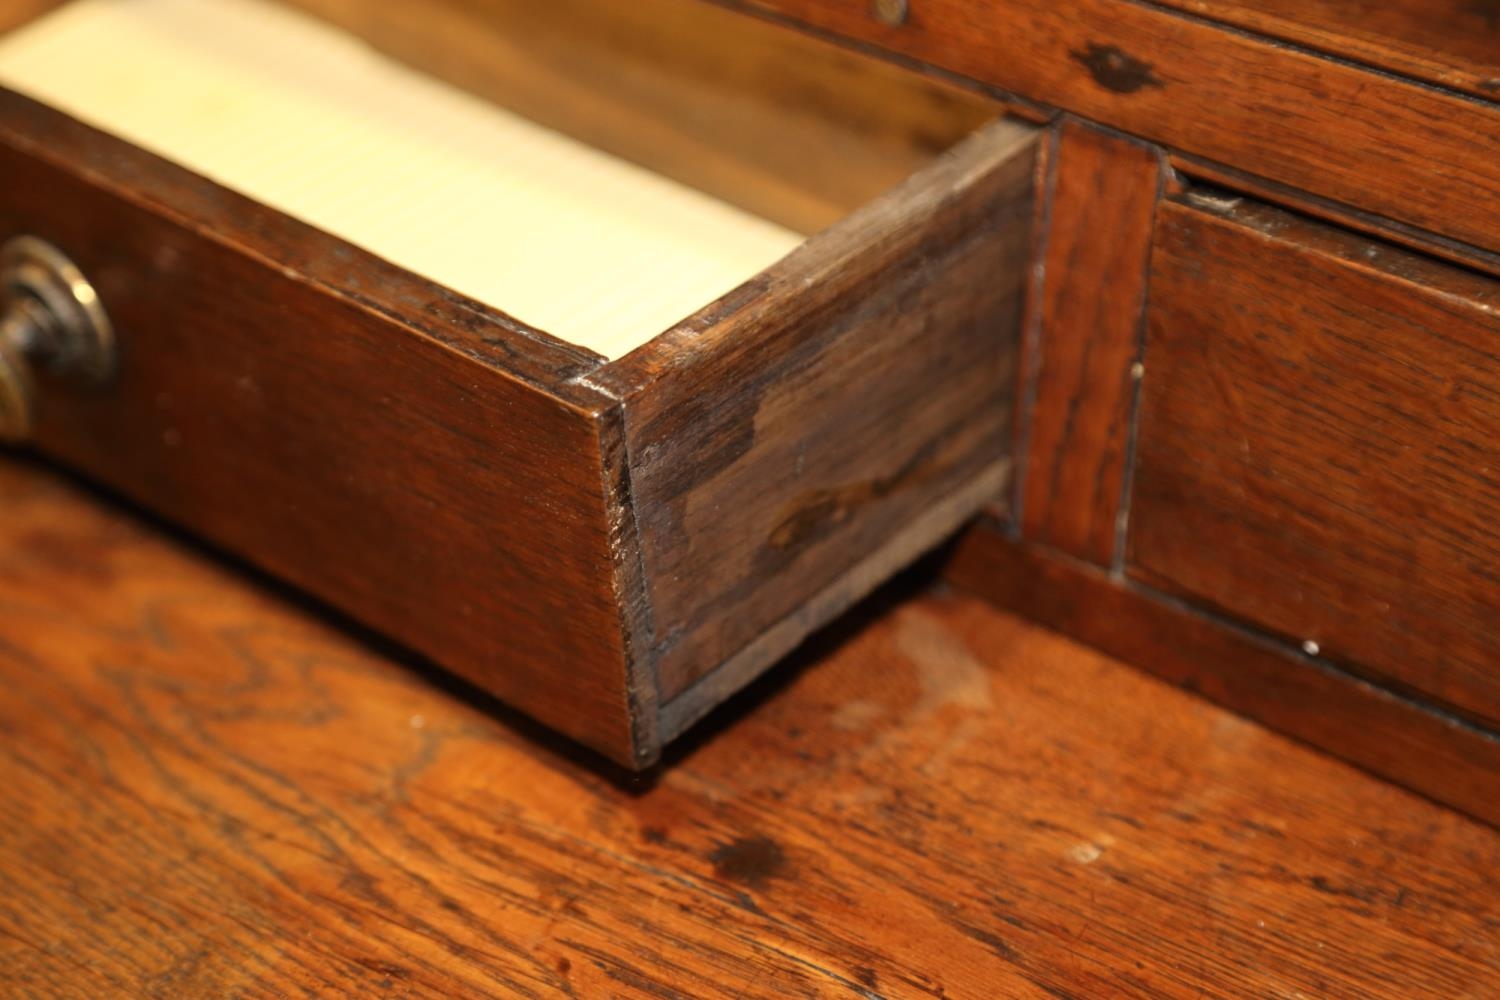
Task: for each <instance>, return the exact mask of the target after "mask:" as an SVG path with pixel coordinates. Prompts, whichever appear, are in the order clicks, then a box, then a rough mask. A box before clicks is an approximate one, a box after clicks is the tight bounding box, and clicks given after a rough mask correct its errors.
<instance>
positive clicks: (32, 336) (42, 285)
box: [0, 236, 115, 443]
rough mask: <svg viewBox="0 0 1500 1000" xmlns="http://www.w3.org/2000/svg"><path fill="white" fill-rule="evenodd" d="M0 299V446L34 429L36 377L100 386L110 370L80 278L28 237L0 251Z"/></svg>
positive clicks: (104, 328) (97, 312) (111, 355)
mask: <svg viewBox="0 0 1500 1000" xmlns="http://www.w3.org/2000/svg"><path fill="white" fill-rule="evenodd" d="M0 297H3V309H4V312H3V314H0V441H6V442H10V443H18V442H22V441H26V440H28V439H29V438H30V437H31V434H32V429H33V428H34V426H35V424H36V408H37V387H36V379H35V373H36V371H37V370H38V369H42V370H45V371H47V372H49V373H51V374H54V375H57V376H59V377H63V378H67V379H69V380H72V381H75V382H79V383H85V384H87V383H99V382H103V381H104V380H105V379H107V378H109V376H110V375H111V374H112V373H113V371H114V365H115V339H114V329H113V327H111V326H110V322H109V317H108V316H107V315H105V312H104V306H103V304H101V303H100V301H99V296H98V294H97V293H96V292H95V291H94V286H93V285H91V284H89V282H88V279H86V278H85V277H84V276H83V272H82V271H80V270H79V269H78V268H77V267H76V266H75V265H74V264H73V262H72V261H71V260H69V259H68V258H67V256H66V255H65V254H64V253H63V252H62V251H61V250H58V249H57V248H56V247H54V246H53V245H52V244H50V243H48V242H46V241H45V240H40V239H37V238H36V237H34V236H18V237H16V238H15V239H12V240H10V241H9V242H8V243H6V244H5V245H4V247H0Z"/></svg>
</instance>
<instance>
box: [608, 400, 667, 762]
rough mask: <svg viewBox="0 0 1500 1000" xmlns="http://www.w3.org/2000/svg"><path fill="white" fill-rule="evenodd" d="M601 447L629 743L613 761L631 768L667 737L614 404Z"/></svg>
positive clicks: (651, 758) (621, 420)
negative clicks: (664, 735) (628, 724)
mask: <svg viewBox="0 0 1500 1000" xmlns="http://www.w3.org/2000/svg"><path fill="white" fill-rule="evenodd" d="M598 426H599V450H600V455H601V457H602V459H603V462H602V468H601V470H600V471H601V473H602V478H603V482H602V487H603V490H604V503H605V515H606V518H607V520H608V524H609V551H610V559H611V563H612V566H611V581H612V586H613V590H614V594H615V604H616V606H617V608H618V609H619V617H620V639H621V648H622V652H623V654H624V676H623V677H622V678H621V681H622V683H623V685H624V693H625V705H626V710H627V713H628V716H629V723H630V745H629V746H628V747H625V748H623V750H622V752H621V753H620V754H617V755H613V759H614V760H615V762H616V763H618V764H622V765H624V766H626V767H630V768H635V769H644V768H647V767H650V766H651V765H653V764H655V763H656V762H657V760H658V759H659V758H660V757H661V750H662V746H663V744H664V742H665V740H664V739H663V738H662V732H661V725H660V719H661V707H660V704H659V697H658V696H659V694H660V690H661V689H660V685H659V684H658V682H657V677H656V661H655V657H654V654H653V652H652V651H653V648H654V645H655V643H654V639H653V635H654V630H653V623H652V620H651V594H650V591H649V590H648V589H647V587H646V567H645V561H644V559H643V558H642V553H641V540H640V527H639V524H638V522H637V519H636V511H635V501H634V497H633V495H632V491H631V482H630V451H629V447H630V446H629V442H628V441H627V440H626V436H625V415H624V409H623V407H620V406H619V405H615V406H613V407H611V408H610V409H609V410H607V411H606V412H605V413H603V414H602V415H601V417H600V419H599V424H598Z"/></svg>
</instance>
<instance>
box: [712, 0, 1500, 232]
mask: <svg viewBox="0 0 1500 1000" xmlns="http://www.w3.org/2000/svg"><path fill="white" fill-rule="evenodd" d="M742 2H743V5H744V6H746V7H748V8H752V9H755V10H760V11H764V12H771V13H775V14H778V15H783V16H786V17H790V18H792V19H794V20H795V21H797V22H798V23H803V24H808V25H812V26H815V27H818V28H822V29H826V30H829V31H832V32H834V33H837V34H839V35H843V36H846V37H848V38H850V39H853V40H857V41H859V42H861V43H868V44H871V45H874V46H877V47H879V48H881V49H886V50H889V51H892V52H896V53H899V54H901V55H904V56H908V57H911V58H914V59H918V60H921V61H923V62H926V63H930V64H932V65H934V66H938V67H940V68H942V69H946V70H950V71H953V72H956V73H959V74H962V75H964V76H967V77H971V78H973V79H976V80H979V81H982V82H985V83H989V84H993V85H994V86H997V87H1001V88H1003V89H1004V90H1006V91H1009V92H1011V93H1013V94H1015V95H1017V96H1018V97H1021V98H1026V99H1030V100H1033V101H1039V102H1042V103H1043V104H1046V105H1051V106H1053V107H1057V108H1060V109H1062V110H1065V111H1069V112H1072V113H1074V114H1077V115H1080V116H1083V117H1086V118H1089V119H1092V120H1095V121H1098V122H1100V123H1102V124H1105V125H1110V126H1113V127H1115V128H1119V129H1123V130H1124V131H1126V132H1130V133H1132V134H1134V135H1137V136H1139V137H1140V138H1143V139H1147V140H1150V141H1153V142H1159V143H1162V144H1164V145H1166V146H1168V147H1171V148H1172V149H1173V150H1178V151H1182V152H1185V153H1189V154H1194V155H1197V156H1201V157H1206V158H1207V159H1209V160H1213V161H1217V162H1219V163H1223V164H1228V165H1230V166H1233V167H1235V168H1237V169H1240V170H1244V171H1246V172H1248V173H1251V174H1256V175H1260V176H1263V177H1266V178H1269V179H1271V180H1273V181H1277V182H1280V183H1283V184H1288V185H1292V186H1293V187H1296V188H1300V189H1304V190H1306V191H1309V192H1312V193H1314V194H1316V195H1319V196H1321V197H1324V198H1328V199H1331V200H1333V201H1336V202H1343V203H1346V204H1349V205H1353V206H1356V207H1358V208H1361V209H1364V210H1366V211H1369V212H1373V213H1376V214H1379V215H1384V216H1387V217H1389V218H1392V219H1395V220H1397V221H1400V222H1403V223H1407V224H1410V225H1414V226H1417V227H1421V228H1424V229H1428V230H1432V231H1434V232H1437V233H1439V234H1441V235H1442V236H1445V237H1450V238H1454V239H1458V240H1462V241H1465V242H1468V243H1472V244H1475V245H1477V246H1480V247H1484V248H1488V249H1490V250H1500V198H1496V197H1494V194H1495V192H1497V191H1500V155H1497V153H1500V104H1496V103H1494V102H1492V101H1481V100H1475V99H1473V98H1471V97H1469V96H1468V95H1462V94H1456V93H1451V92H1444V91H1440V90H1438V89H1436V88H1434V87H1431V86H1428V85H1426V84H1420V83H1416V82H1413V81H1409V80H1403V79H1401V78H1399V77H1395V76H1391V75H1390V74H1387V73H1383V72H1377V71H1374V70H1370V69H1366V68H1363V67H1360V66H1356V65H1352V64H1350V63H1348V62H1345V61H1340V60H1334V59H1329V58H1327V57H1324V56H1321V55H1317V54H1314V53H1311V52H1306V51H1302V50H1298V49H1295V48H1292V47H1289V46H1287V45H1286V44H1284V43H1282V42H1279V41H1276V40H1273V39H1267V38H1261V37H1256V36H1254V35H1250V34H1246V33H1244V32H1240V31H1232V30H1226V29H1225V28H1223V27H1222V26H1219V25H1215V24H1212V23H1209V22H1205V21H1203V20H1201V19H1199V18H1196V17H1188V16H1185V15H1183V14H1181V13H1180V12H1177V11H1172V10H1166V9H1163V8H1161V7H1157V6H1153V5H1150V4H1144V3H1137V2H1134V0H1068V2H1064V3H1058V2H1054V0H922V2H913V3H911V4H910V16H909V17H908V18H906V20H905V21H904V22H902V23H900V24H896V25H891V24H887V23H885V22H883V21H881V20H880V19H878V18H877V17H875V16H874V14H873V12H872V11H873V7H872V5H871V3H870V2H869V0H742ZM1408 6H1410V5H1409V4H1408Z"/></svg>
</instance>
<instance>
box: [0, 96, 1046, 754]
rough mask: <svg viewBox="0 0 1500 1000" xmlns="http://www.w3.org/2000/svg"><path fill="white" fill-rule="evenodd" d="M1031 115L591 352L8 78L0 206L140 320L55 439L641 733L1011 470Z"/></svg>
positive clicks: (540, 713)
mask: <svg viewBox="0 0 1500 1000" xmlns="http://www.w3.org/2000/svg"><path fill="white" fill-rule="evenodd" d="M1037 139H1038V133H1037V131H1036V130H1035V129H1033V128H1031V127H1029V126H1023V125H1019V124H1016V123H1014V122H1007V121H1000V122H995V123H993V124H991V125H989V126H987V127H986V128H984V129H981V130H980V131H979V132H978V133H976V134H975V135H973V136H971V137H970V138H968V139H966V140H965V141H964V142H961V143H959V144H958V145H957V146H955V147H954V148H952V149H950V150H949V151H948V152H947V153H945V154H943V155H941V156H939V157H937V158H936V159H935V160H934V161H933V162H931V163H930V164H928V165H927V166H926V167H924V168H923V169H922V170H920V171H918V172H917V173H915V174H913V175H912V176H911V177H909V178H908V179H907V180H906V181H905V182H903V183H901V184H898V185H897V186H896V187H894V188H893V189H891V190H889V191H887V192H886V193H884V194H883V195H881V196H880V197H878V198H876V199H875V200H873V201H872V202H870V203H868V204H866V205H864V206H862V207H860V208H857V209H856V210H854V211H853V212H852V214H850V215H849V216H848V217H847V218H846V219H844V220H842V221H841V222H839V223H837V224H835V225H833V226H831V227H829V228H827V229H826V230H824V231H822V232H820V233H818V234H816V235H815V236H813V237H811V238H810V239H808V240H807V241H806V242H805V243H804V244H803V245H802V246H801V247H800V248H799V249H798V250H796V251H795V252H793V253H792V254H790V255H789V256H787V257H785V258H784V259H783V260H782V261H780V262H779V263H777V264H776V265H774V266H772V267H771V268H770V269H768V270H766V271H764V272H762V273H761V274H760V275H758V276H756V277H755V278H753V279H752V280H751V281H749V282H746V283H745V284H743V285H741V286H740V287H739V288H737V289H735V290H734V291H732V292H731V293H729V294H728V295H726V296H724V297H723V298H721V299H720V300H718V301H716V302H713V303H709V304H707V305H706V306H705V308H704V309H703V310H701V311H700V312H699V313H697V314H695V315H694V316H691V317H689V318H688V319H686V320H684V321H683V322H682V323H681V324H679V325H678V326H676V327H674V328H673V329H671V330H669V331H667V332H666V333H664V334H662V335H660V336H658V337H656V338H655V339H653V340H652V341H650V342H649V343H647V344H646V345H645V346H643V347H641V348H639V349H637V350H635V351H633V352H631V353H630V354H628V355H626V356H625V357H624V358H621V359H619V360H617V361H615V362H611V363H606V362H605V361H604V359H602V358H600V357H598V356H596V355H592V354H589V353H588V352H585V351H582V350H580V349H576V348H570V347H568V346H567V345H564V344H562V343H561V342H559V341H556V340H554V339H552V338H550V337H547V336H546V335H545V334H541V333H538V332H537V331H534V330H531V329H529V328H527V327H524V326H523V325H521V324H519V323H517V322H516V321H514V320H512V319H510V318H509V317H507V316H505V315H504V314H503V313H500V312H498V311H496V310H493V309H489V308H487V307H485V306H481V305H479V304H477V303H474V302H471V301H468V300H465V299H463V298H461V297H459V296H457V295H455V294H453V293H451V292H448V291H445V290H444V289H442V288H441V287H439V286H438V285H436V284H435V283H433V282H431V281H428V280H426V279H424V278H421V277H419V276H417V275H414V274H411V273H409V272H406V271H403V270H401V269H399V268H396V267H394V266H392V265H389V264H386V263H384V262H382V261H380V260H377V259H375V258H373V257H371V256H370V255H368V254H365V253H363V252H361V251H358V250H356V249H354V248H353V247H351V246H349V245H348V244H346V243H343V242H341V241H339V240H337V239H335V238H333V237H331V236H328V235H326V234H323V233H320V232H318V231H316V230H314V229H312V228H311V227H309V226H306V225H303V224H300V223H298V222H296V221H294V220H292V219H290V218H287V217H285V216H283V215H280V214H279V213H277V212H275V211H272V210H270V209H268V208H266V207H264V206H260V205H257V204H255V203H254V202H252V201H250V200H248V199H245V198H242V197H238V196H236V195H234V194H232V193H230V192H227V191H225V190H224V189H222V188H219V187H218V186H216V185H215V184H212V183H210V182H208V181H205V180H203V179H201V178H198V177H195V176H193V175H191V174H189V173H187V172H185V171H183V170H181V169H178V168H176V167H173V166H172V165H170V164H168V163H165V162H163V161H162V160H160V159H158V158H156V157H154V156H151V155H149V154H147V153H144V152H143V151H141V150H139V149H136V148H133V147H132V146H130V145H129V144H128V143H126V142H123V141H120V140H118V139H114V138H111V137H109V136H107V135H104V134H101V133H99V132H97V131H94V130H92V129H90V128H87V127H85V126H82V125H80V124H78V123H77V122H74V121H72V120H70V119H68V118H67V117H65V116H64V115H62V114H60V113H58V112H56V111H53V110H51V109H48V108H46V107H43V106H41V105H39V104H37V103H35V102H32V101H29V100H26V99H25V98H22V97H19V96H17V95H15V94H8V93H4V92H0V176H3V177H4V179H5V180H6V182H7V185H6V187H5V189H4V191H3V192H0V236H9V235H13V234H22V233H26V234H31V235H34V236H37V237H40V238H42V239H44V240H46V241H48V242H50V243H52V244H54V245H56V246H57V247H59V248H61V249H63V250H64V251H66V253H68V254H69V255H70V256H72V257H73V258H74V259H75V260H76V262H77V264H78V265H79V266H80V267H81V268H82V270H83V271H84V272H85V273H86V274H87V275H88V276H89V277H90V278H91V279H92V280H93V282H94V283H95V284H96V285H97V287H98V290H99V294H100V297H101V300H102V303H103V305H104V307H105V309H106V311H107V312H108V314H109V315H110V317H111V318H112V320H113V323H114V326H115V327H116V332H117V334H118V342H119V344H120V346H121V357H120V363H119V367H118V371H117V373H116V377H115V378H114V380H113V381H112V382H110V383H108V384H107V385H104V386H95V387H92V388H88V389H75V388H71V387H69V386H67V385H65V384H63V383H61V382H55V383H53V382H48V383H46V384H44V385H43V387H42V392H41V394H40V413H41V418H40V420H39V422H38V425H37V430H36V434H35V443H36V445H37V446H38V447H39V448H40V449H41V450H42V451H44V452H45V453H47V454H49V455H51V456H53V457H55V458H57V459H59V460H61V461H62V462H63V463H65V464H67V465H68V466H70V467H73V468H76V469H78V470H80V471H81V472H83V473H84V474H86V475H88V476H90V477H92V478H94V479H96V480H99V481H102V482H103V483H105V484H107V485H108V486H110V487H111V488H113V489H114V490H116V491H118V492H119V493H121V494H124V495H125V496H127V497H129V498H131V499H132V500H134V501H136V502H138V503H140V504H142V505H143V506H145V507H148V508H150V509H151V510H153V511H155V512H157V513H159V514H161V515H162V516H164V517H166V518H168V519H170V520H171V521H173V522H176V523H179V524H181V525H183V526H184V527H186V528H188V529H190V530H191V531H193V532H195V533H197V534H199V535H200V536H202V537H205V538H206V539H208V540H210V541H211V542H213V543H215V544H217V545H220V546H222V547H224V548H226V549H228V550H230V551H231V552H233V553H235V554H237V555H239V556H241V557H244V558H246V559H249V560H251V561H252V562H254V563H256V564H257V565H259V566H261V567H263V568H265V569H267V570H269V571H271V572H272V573H274V574H276V575H277V576H279V577H281V578H284V579H286V580H288V581H290V582H292V583H293V584H295V585H296V586H298V587H299V588H302V589H303V590H305V591H307V592H308V593H310V594H312V595H313V596H315V597H316V598H318V599H320V600H321V601H323V602H325V603H327V604H328V605H331V606H332V607H334V608H335V609H337V610H338V611H340V612H342V613H344V614H346V615H348V616H350V617H351V618H352V619H354V620H356V621H357V622H359V623H360V624H362V625H365V626H368V627H370V628H372V629H374V630H376V631H377V632H378V633H380V634H382V635H385V636H389V637H391V638H393V639H395V640H397V641H399V642H400V643H402V644H403V645H404V646H406V647H409V648H411V649H412V650H414V651H415V652H417V653H419V654H421V655H422V656H424V657H427V658H430V659H431V660H432V661H434V662H435V663H436V664H437V665H439V666H441V667H444V668H447V669H449V670H451V671H454V672H456V673H458V674H461V675H463V676H464V677H466V678H468V679H469V680H471V681H473V682H475V683H476V684H478V685H479V686H480V687H481V688H483V689H484V690H485V691H486V692H488V693H491V694H494V695H497V696H499V697H500V698H501V699H503V700H504V701H505V702H507V703H509V704H511V705H513V706H515V707H517V708H519V709H521V710H523V711H525V712H527V713H528V714H530V715H532V716H534V717H536V718H537V719H539V720H541V721H542V722H544V723H546V724H547V725H549V726H552V727H554V728H557V729H559V730H561V731H562V732H564V733H565V734H567V735H568V736H571V737H573V738H574V739H576V740H578V741H580V742H583V743H585V744H587V745H588V746H590V747H592V748H594V749H595V750H598V751H600V752H601V753H603V754H605V755H607V756H609V757H611V758H613V759H614V760H616V761H618V762H620V763H623V764H627V765H631V766H641V765H644V764H648V763H650V762H651V761H653V760H654V759H655V758H656V756H657V755H658V754H659V752H660V749H661V746H662V743H663V741H664V740H666V739H670V738H671V737H673V736H675V735H676V734H677V733H679V732H681V731H682V730H683V729H684V728H685V727H686V726H688V725H690V724H691V723H692V722H693V721H695V720H696V719H697V718H698V717H699V716H701V715H702V714H703V713H704V712H706V711H708V710H709V709H710V708H712V707H713V706H714V705H715V704H717V703H718V702H719V701H721V700H723V698H725V697H727V696H728V695H729V694H731V693H733V691H735V690H737V689H738V688H739V687H740V686H742V685H743V684H744V683H746V682H747V681H748V680H750V679H751V678H752V677H754V676H755V675H756V674H758V673H759V672H760V671H761V670H763V669H765V668H766V667H768V666H770V665H771V663H773V662H774V661H775V660H776V659H778V658H779V657H780V656H781V655H782V654H784V653H785V652H787V651H788V650H789V649H791V648H792V647H793V646H795V645H796V644H797V643H798V642H800V641H801V640H802V639H803V638H804V637H805V636H806V635H807V634H809V633H810V632H811V631H812V630H813V629H815V628H817V627H819V626H820V625H822V624H824V623H825V622H827V621H828V620H829V619H830V618H832V617H833V616H834V615H835V614H837V613H838V612H839V611H841V610H842V609H843V608H844V607H847V606H848V605H849V604H850V603H852V602H853V601H855V600H857V599H858V598H859V597H860V596H862V595H863V594H865V593H867V592H868V591H870V590H871V589H873V588H874V587H875V586H877V585H878V584H879V583H880V582H882V581H883V580H884V579H885V578H887V577H889V576H890V575H891V574H893V573H895V572H896V571H898V570H899V569H900V568H902V566H904V565H905V564H907V563H908V562H910V561H911V560H913V559H915V558H916V557H917V556H918V555H920V554H921V552H923V551H925V550H926V549H928V548H930V547H932V546H933V545H936V544H937V543H938V542H940V541H941V540H942V539H943V538H944V537H946V536H947V535H949V534H951V533H952V532H953V531H954V530H956V528H957V527H958V526H959V525H960V524H961V523H962V522H963V521H964V520H965V519H967V518H968V517H969V516H971V515H972V514H973V513H975V512H976V511H977V510H979V509H980V508H981V507H982V506H983V505H984V504H986V503H987V502H989V501H990V500H991V499H993V498H994V497H996V496H997V495H998V494H999V493H1000V492H1001V489H1002V487H1003V484H1004V482H1005V480H1006V478H1007V476H1008V474H1009V455H1010V450H1011V449H1010V433H1009V426H1010V425H1009V419H1010V413H1011V410H1012V392H1011V386H1012V384H1013V381H1014V380H1013V378H1012V377H1011V373H1012V372H1013V371H1014V362H1015V354H1016V349H1017V344H1018V340H1019V336H1018V333H1019V325H1020V306H1021V297H1022V292H1023V289H1024V287H1025V279H1026V275H1027V273H1028V270H1027V259H1026V258H1027V252H1028V249H1029V241H1030V230H1031V225H1032V187H1033V178H1034V175H1035V172H1036V169H1035V166H1036V148H1037Z"/></svg>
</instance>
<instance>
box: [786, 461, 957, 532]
mask: <svg viewBox="0 0 1500 1000" xmlns="http://www.w3.org/2000/svg"><path fill="white" fill-rule="evenodd" d="M936 450H937V448H936V447H935V445H929V446H928V447H926V448H923V449H921V450H920V451H918V452H917V453H916V454H914V455H912V457H911V458H910V459H909V460H907V462H906V463H905V464H904V465H902V466H901V468H899V469H897V470H895V471H894V472H892V473H890V474H889V475H886V476H880V477H878V478H876V479H870V480H866V481H864V482H858V483H850V484H848V485H847V486H839V487H834V488H832V489H823V490H814V491H813V492H811V493H808V494H806V495H805V496H801V497H798V498H797V499H796V500H794V501H793V502H792V503H791V504H790V505H789V510H788V513H787V514H786V515H785V516H784V517H782V519H781V520H780V521H779V522H777V524H776V527H775V528H774V529H772V531H771V537H770V549H771V550H772V551H774V552H777V553H786V552H789V551H790V552H795V550H797V549H800V548H802V547H804V546H805V545H807V544H809V543H811V542H813V541H816V540H818V539H820V538H822V537H824V536H826V535H827V534H829V533H830V532H832V531H834V530H835V529H836V528H838V527H839V526H840V525H842V524H844V523H845V522H847V521H848V520H849V519H850V518H851V517H853V516H854V515H855V513H856V512H857V511H858V510H859V509H860V508H861V507H865V506H868V505H869V504H872V503H876V502H878V501H880V500H884V499H885V498H887V497H889V496H891V495H892V494H894V493H896V492H897V491H899V490H903V489H914V488H916V487H918V486H921V485H922V484H923V483H924V482H925V481H927V480H930V479H935V478H938V477H939V475H940V474H941V473H943V472H944V471H946V470H944V469H943V468H942V467H941V466H939V465H935V464H934V462H933V453H934V452H935V451H936Z"/></svg>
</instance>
